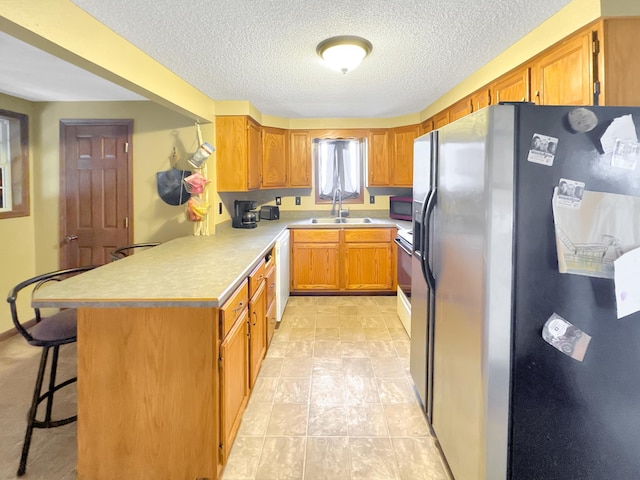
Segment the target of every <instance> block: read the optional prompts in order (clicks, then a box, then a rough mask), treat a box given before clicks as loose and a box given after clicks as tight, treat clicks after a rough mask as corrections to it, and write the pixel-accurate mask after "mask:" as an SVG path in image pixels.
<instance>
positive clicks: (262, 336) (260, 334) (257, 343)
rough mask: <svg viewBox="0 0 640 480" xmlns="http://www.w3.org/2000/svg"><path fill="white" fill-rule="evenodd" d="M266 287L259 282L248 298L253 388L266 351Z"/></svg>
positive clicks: (251, 385)
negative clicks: (251, 295) (254, 291)
mask: <svg viewBox="0 0 640 480" xmlns="http://www.w3.org/2000/svg"><path fill="white" fill-rule="evenodd" d="M265 302H266V288H265V284H264V281H263V282H261V283H260V285H259V286H258V289H257V291H256V293H255V294H254V295H253V297H251V300H249V388H253V386H254V385H255V383H256V378H257V377H258V372H259V371H260V367H261V366H262V360H263V359H264V356H265V353H266V351H267V339H266V338H267V337H266V336H267V334H266V321H267V312H266V305H265Z"/></svg>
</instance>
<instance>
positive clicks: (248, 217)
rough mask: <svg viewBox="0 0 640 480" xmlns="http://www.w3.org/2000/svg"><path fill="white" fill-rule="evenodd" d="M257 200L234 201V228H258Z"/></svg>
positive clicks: (232, 224) (232, 222)
mask: <svg viewBox="0 0 640 480" xmlns="http://www.w3.org/2000/svg"><path fill="white" fill-rule="evenodd" d="M256 206H257V202H255V201H253V200H235V201H234V202H233V217H232V218H231V226H232V227H233V228H256V227H257V226H258V224H257V223H256V222H257V221H258V217H257V215H256V212H253V211H252V210H255V208H256Z"/></svg>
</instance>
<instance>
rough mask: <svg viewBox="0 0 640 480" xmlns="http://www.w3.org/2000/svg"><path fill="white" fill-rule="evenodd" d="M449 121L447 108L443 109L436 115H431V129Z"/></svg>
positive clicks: (435, 128)
mask: <svg viewBox="0 0 640 480" xmlns="http://www.w3.org/2000/svg"><path fill="white" fill-rule="evenodd" d="M448 123H449V110H445V111H444V112H440V113H438V114H437V115H434V116H433V129H434V130H437V129H438V128H441V127H444V126H445V125H447V124H448Z"/></svg>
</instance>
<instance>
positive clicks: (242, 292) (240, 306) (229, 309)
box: [220, 280, 249, 339]
mask: <svg viewBox="0 0 640 480" xmlns="http://www.w3.org/2000/svg"><path fill="white" fill-rule="evenodd" d="M247 305H249V285H248V283H247V281H246V280H245V281H244V282H242V284H241V285H240V286H239V287H238V288H237V289H236V291H235V292H233V295H231V297H229V299H228V300H227V301H226V302H224V305H222V308H220V337H221V339H224V337H226V336H227V333H229V331H230V330H231V327H233V324H234V323H235V321H236V319H237V318H238V317H239V316H240V315H241V314H242V311H243V310H245V309H246V308H247Z"/></svg>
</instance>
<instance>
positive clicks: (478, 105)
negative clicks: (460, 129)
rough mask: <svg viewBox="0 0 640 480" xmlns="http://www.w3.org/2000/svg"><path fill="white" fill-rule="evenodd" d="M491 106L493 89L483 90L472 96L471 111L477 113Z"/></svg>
mask: <svg viewBox="0 0 640 480" xmlns="http://www.w3.org/2000/svg"><path fill="white" fill-rule="evenodd" d="M489 105H491V89H490V88H488V87H487V88H482V89H480V90H478V91H477V92H475V93H474V94H473V95H471V111H473V112H477V111H478V110H481V109H483V108H485V107H488V106H489Z"/></svg>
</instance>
